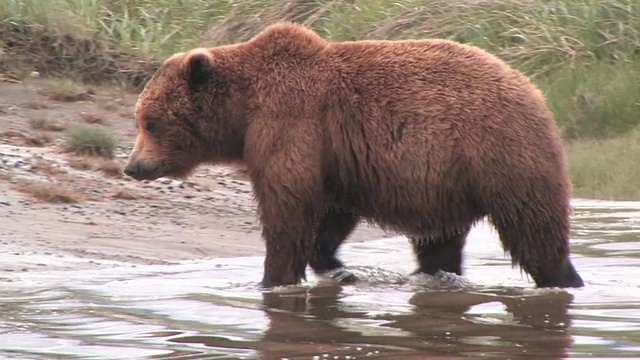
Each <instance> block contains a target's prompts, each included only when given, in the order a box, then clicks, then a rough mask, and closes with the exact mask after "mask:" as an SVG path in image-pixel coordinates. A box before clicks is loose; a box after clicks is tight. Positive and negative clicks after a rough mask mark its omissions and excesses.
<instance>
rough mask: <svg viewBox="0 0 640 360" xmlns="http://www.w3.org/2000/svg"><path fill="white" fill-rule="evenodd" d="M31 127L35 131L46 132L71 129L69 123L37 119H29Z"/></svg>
mask: <svg viewBox="0 0 640 360" xmlns="http://www.w3.org/2000/svg"><path fill="white" fill-rule="evenodd" d="M29 125H31V128H32V129H34V130H46V131H64V130H67V129H68V128H69V123H68V122H66V121H64V120H60V119H54V118H35V119H29Z"/></svg>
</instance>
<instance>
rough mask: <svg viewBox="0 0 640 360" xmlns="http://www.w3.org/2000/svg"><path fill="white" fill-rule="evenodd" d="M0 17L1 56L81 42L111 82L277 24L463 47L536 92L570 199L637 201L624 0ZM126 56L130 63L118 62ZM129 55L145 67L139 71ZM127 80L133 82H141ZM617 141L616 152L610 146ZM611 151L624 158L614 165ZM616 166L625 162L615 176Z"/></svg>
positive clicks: (112, 10) (266, 5)
mask: <svg viewBox="0 0 640 360" xmlns="http://www.w3.org/2000/svg"><path fill="white" fill-rule="evenodd" d="M0 19H2V20H0V26H1V27H0V36H1V38H0V39H1V40H2V41H3V44H2V45H3V46H2V48H0V49H1V51H3V52H4V54H11V53H12V52H16V50H17V49H18V50H24V48H25V47H22V48H16V47H15V46H12V45H11V44H8V43H7V41H6V39H12V41H14V40H16V39H17V40H21V39H23V38H24V39H30V40H31V41H32V42H33V38H34V37H37V36H42V35H41V34H49V36H50V35H51V34H55V33H59V34H63V33H71V34H74V35H75V37H76V38H78V37H79V38H81V39H85V40H86V41H89V43H90V44H91V46H89V48H91V49H93V50H94V51H91V52H90V55H94V56H95V53H97V52H99V51H103V50H104V49H109V50H111V51H115V53H110V55H109V59H110V60H109V59H108V60H109V61H110V62H109V61H106V62H104V61H103V62H102V63H101V64H102V68H96V69H94V68H91V66H92V64H95V63H96V61H86V62H83V66H85V67H86V69H85V70H84V71H85V72H87V73H92V74H98V73H99V74H106V73H108V72H106V71H103V70H104V68H108V69H111V70H112V71H111V73H113V74H114V76H115V75H117V74H121V73H123V72H124V73H126V71H123V70H122V69H121V68H123V67H126V66H127V64H138V65H136V66H138V67H137V68H136V71H137V72H138V73H141V74H145V72H148V71H149V69H153V67H154V66H155V64H157V62H158V61H160V60H162V59H163V58H165V57H167V56H168V55H170V54H171V53H174V52H177V51H181V50H184V49H186V48H190V47H194V46H198V45H219V44H225V43H231V42H237V41H242V40H247V39H249V38H250V37H251V36H253V35H254V34H256V33H257V32H258V31H260V30H261V29H262V28H264V27H265V26H266V25H268V24H270V23H273V22H275V21H282V20H286V21H295V22H299V23H303V24H305V25H307V26H310V27H312V28H313V29H315V30H316V31H318V32H319V33H320V34H321V35H323V36H324V37H326V38H327V39H331V40H353V39H406V38H426V37H442V38H449V39H453V40H456V41H460V42H464V43H470V44H474V45H477V46H479V47H482V48H484V49H486V50H488V51H490V52H492V53H494V54H496V55H498V56H500V57H501V58H502V59H504V60H505V61H507V62H508V63H509V64H511V65H513V66H514V67H516V68H517V69H519V70H521V71H523V72H524V73H525V74H527V75H529V76H530V77H531V79H532V80H533V81H534V82H536V84H538V85H539V86H540V88H541V89H542V90H543V91H544V92H545V94H546V95H547V98H548V101H549V105H550V107H551V108H552V110H553V111H554V114H555V115H556V119H557V122H558V124H559V126H560V127H561V129H562V132H563V136H564V138H565V140H566V142H567V148H568V149H567V151H568V154H569V160H570V162H571V164H572V167H571V173H572V177H573V179H574V183H575V185H576V195H578V196H589V197H593V196H597V197H606V198H640V194H639V193H638V192H637V191H632V189H634V188H640V181H636V182H634V181H633V180H634V179H635V178H637V177H635V178H632V177H628V176H626V175H625V174H628V172H624V171H622V169H625V168H633V167H638V166H634V165H635V163H634V162H633V159H634V156H633V154H634V153H633V152H632V151H633V149H635V147H632V146H631V145H632V144H633V141H630V140H628V139H630V138H633V137H634V136H635V135H634V134H635V132H634V129H635V128H636V127H637V125H638V123H639V122H640V100H639V99H640V86H638V85H637V83H638V79H640V2H638V1H636V0H601V1H596V0H581V1H579V0H569V1H559V0H556V1H554V0H457V1H447V0H399V1H385V0H353V1H328V0H315V1H314V0H258V1H246V0H245V1H238V0H221V1H215V2H214V1H206V0H182V1H172V0H157V1H153V0H5V1H3V2H2V4H0ZM16 34H17V35H16ZM58 39H60V37H58ZM62 39H63V41H59V42H58V43H57V44H58V45H57V48H54V49H53V51H58V53H57V54H62V55H64V56H67V57H69V58H71V57H73V54H74V53H73V51H77V50H78V49H84V48H87V46H86V44H87V43H86V42H84V43H83V42H82V41H80V42H78V41H77V40H75V41H71V42H70V41H69V40H68V39H67V40H64V38H62ZM14 42H15V41H14ZM67 43H71V45H68V44H67ZM78 43H80V44H85V46H79V45H78ZM26 49H27V50H29V48H28V47H26ZM3 52H0V68H1V67H2V61H1V59H2V56H5V57H6V55H2V54H3ZM69 54H72V55H69ZM41 56H44V55H41ZM81 56H87V54H86V53H82V54H81ZM77 57H78V56H76V58H77ZM58 58H60V56H58V57H56V59H58ZM129 58H131V59H135V60H136V61H121V59H129ZM113 59H115V60H113ZM137 60H144V62H145V63H146V64H149V66H148V67H142V68H141V67H140V66H139V64H140V62H139V61H137ZM98 63H100V62H98ZM31 64H32V66H35V67H37V66H40V65H39V64H38V63H36V62H33V61H31ZM105 64H106V65H105ZM5 67H6V66H5ZM76 68H77V66H76ZM60 69H61V70H60V71H63V70H69V68H68V67H66V68H65V66H60ZM39 70H43V69H39ZM44 70H46V69H44ZM125 70H126V69H125ZM67 72H68V73H71V74H73V73H75V74H77V73H78V71H75V72H74V71H67ZM138 73H136V74H137V75H136V77H135V78H136V79H139V80H140V79H142V80H143V79H144V76H142V75H140V74H138ZM89 78H91V77H89ZM142 80H141V81H142ZM627 133H631V135H625V134H627ZM625 146H628V147H629V148H628V150H629V151H628V152H625V153H620V152H617V151H614V150H612V149H614V148H618V147H621V149H622V148H624V147H625ZM621 154H625V156H626V159H628V160H625V161H624V162H623V161H621V160H620V158H618V157H617V156H620V155H621ZM595 159H602V161H599V160H598V161H596V160H595ZM621 163H625V164H626V166H625V167H622V168H620V171H618V170H617V168H616V167H617V165H616V164H621ZM603 178H608V179H610V180H608V181H602V180H601V179H603ZM623 182H624V186H623V184H622V183H623ZM636 184H637V185H638V186H636ZM614 187H615V188H616V190H615V191H614V190H613V188H614Z"/></svg>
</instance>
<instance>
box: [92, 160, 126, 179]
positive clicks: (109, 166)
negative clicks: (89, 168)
mask: <svg viewBox="0 0 640 360" xmlns="http://www.w3.org/2000/svg"><path fill="white" fill-rule="evenodd" d="M97 169H98V170H100V171H101V172H102V173H103V174H105V175H106V176H109V177H114V178H119V177H122V165H121V164H120V163H118V162H116V161H113V160H106V161H101V162H100V163H99V164H98V166H97Z"/></svg>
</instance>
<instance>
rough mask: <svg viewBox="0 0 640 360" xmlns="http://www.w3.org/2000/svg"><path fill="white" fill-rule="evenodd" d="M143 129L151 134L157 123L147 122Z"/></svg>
mask: <svg viewBox="0 0 640 360" xmlns="http://www.w3.org/2000/svg"><path fill="white" fill-rule="evenodd" d="M144 128H145V129H146V130H147V131H148V132H150V133H152V132H154V131H156V129H157V128H158V123H157V122H155V121H149V122H147V124H146V125H145V126H144Z"/></svg>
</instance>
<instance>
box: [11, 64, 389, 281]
mask: <svg viewBox="0 0 640 360" xmlns="http://www.w3.org/2000/svg"><path fill="white" fill-rule="evenodd" d="M36 75H37V74H36ZM2 79H4V81H3V80H2ZM57 86H60V85H59V83H56V82H52V81H50V80H46V79H40V78H37V77H35V78H30V79H27V80H21V81H19V80H16V79H14V78H13V77H4V78H3V77H2V76H0V219H1V225H0V246H2V249H3V250H2V255H0V258H1V260H0V277H2V275H1V274H2V272H11V271H37V270H43V269H45V270H51V269H63V268H64V269H66V268H70V269H77V270H82V269H87V268H100V267H109V266H115V265H118V264H121V263H122V262H124V263H127V264H130V265H131V266H135V265H136V264H167V263H173V262H177V261H183V260H191V259H204V258H214V257H233V256H248V255H263V254H264V243H263V240H262V238H261V233H260V226H259V222H258V219H257V217H256V203H255V202H254V199H253V194H252V192H251V185H250V183H249V181H248V179H247V178H246V176H245V172H244V171H243V169H241V168H238V169H233V168H225V167H213V166H207V167H205V166H202V167H200V168H199V169H198V170H197V171H196V173H195V174H194V175H193V176H191V177H190V178H189V179H188V180H187V181H173V180H169V179H158V180H156V181H153V182H136V181H133V180H131V179H129V178H127V177H125V176H123V175H121V173H120V172H119V171H117V167H121V166H122V165H123V164H124V162H125V160H126V157H127V154H128V153H129V151H130V149H131V147H132V145H133V141H134V138H135V128H134V123H133V117H132V114H133V106H134V104H135V101H136V99H137V93H135V92H127V91H124V90H122V89H119V88H115V87H100V86H96V87H87V86H81V87H79V88H78V89H79V92H78V94H76V95H77V96H59V94H58V92H59V89H57V88H56V87H57ZM42 119H44V120H42ZM81 123H98V124H101V125H103V126H106V127H108V128H109V129H111V130H112V131H113V132H114V133H115V134H116V136H117V137H118V139H119V146H118V148H117V150H116V156H115V158H114V159H113V160H112V161H111V162H109V164H110V166H109V167H107V168H109V169H110V170H108V171H107V170H105V171H102V170H100V168H102V167H103V166H101V165H100V164H101V163H102V162H104V161H103V160H100V161H99V160H97V159H93V158H82V157H78V156H76V155H74V154H73V153H70V152H69V151H68V150H67V148H66V146H65V144H66V143H65V139H66V136H67V129H68V128H70V127H72V126H74V125H77V124H81ZM46 124H53V125H51V126H45V125H46ZM54 125H55V126H54ZM114 166H117V167H116V171H114ZM387 235H389V234H386V233H385V232H383V231H382V230H380V229H378V228H377V227H374V226H371V225H368V224H364V223H363V224H361V225H360V226H359V227H358V229H357V230H356V231H355V232H354V233H353V234H352V235H351V236H350V238H349V239H348V241H363V240H367V239H376V238H381V237H384V236H387ZM55 259H57V260H55ZM65 259H66V260H69V261H64V260H65ZM54 260H55V261H54ZM58 260H60V261H58Z"/></svg>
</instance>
